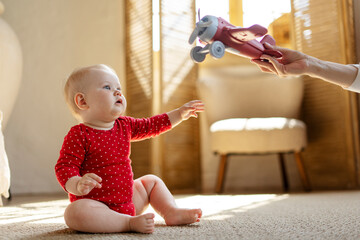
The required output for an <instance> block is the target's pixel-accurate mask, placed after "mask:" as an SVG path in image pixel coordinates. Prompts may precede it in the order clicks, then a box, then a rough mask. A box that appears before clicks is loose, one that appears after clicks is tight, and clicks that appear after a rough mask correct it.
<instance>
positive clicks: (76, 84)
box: [55, 64, 204, 233]
mask: <svg viewBox="0 0 360 240" xmlns="http://www.w3.org/2000/svg"><path fill="white" fill-rule="evenodd" d="M64 91H65V98H66V101H67V103H68V105H69V107H70V109H71V111H72V113H73V114H74V116H75V117H76V118H77V119H78V120H79V121H80V122H81V123H80V124H78V125H76V126H74V127H72V128H71V129H70V131H69V132H68V134H67V135H66V136H65V138H64V142H63V145H62V148H61V150H60V157H59V159H58V161H57V164H56V166H55V172H56V177H57V179H58V181H59V183H60V185H61V186H62V187H63V188H64V190H65V191H66V192H68V193H69V198H70V202H71V203H70V204H69V206H68V207H67V208H66V210H65V214H64V218H65V222H66V224H67V225H68V226H69V227H70V228H72V229H74V230H78V231H83V232H93V233H96V232H108V233H110V232H140V233H152V232H154V227H155V224H154V217H155V215H154V214H153V213H146V214H143V212H144V210H145V209H146V208H147V207H148V205H149V204H151V206H152V207H153V208H154V209H155V211H156V212H157V213H158V214H159V215H160V216H162V217H163V218H164V220H165V223H166V224H167V225H182V224H191V223H194V222H199V221H200V218H201V215H202V211H201V209H198V208H196V209H184V208H179V207H177V205H176V203H175V200H174V198H173V196H172V195H171V193H170V191H169V190H168V189H167V187H166V185H165V184H164V182H163V181H162V180H161V179H160V178H158V177H156V176H154V175H146V176H143V177H140V178H138V179H136V180H133V172H132V169H131V160H130V158H129V156H130V142H131V141H138V140H142V139H147V138H150V137H155V136H157V135H159V134H161V133H163V132H166V131H168V130H170V129H171V128H173V127H175V126H176V125H177V124H179V123H180V122H181V121H183V120H187V119H188V118H190V117H197V114H196V112H201V111H204V104H203V103H202V102H201V101H199V100H195V101H191V102H188V103H186V104H185V105H183V106H182V107H180V108H178V109H175V110H173V111H170V112H168V113H164V114H161V115H157V116H153V117H150V118H144V119H135V118H132V117H127V116H123V114H124V112H125V109H126V99H125V97H124V95H123V94H122V90H121V85H120V81H119V78H118V77H117V75H116V73H115V71H114V70H113V69H111V68H110V67H108V66H106V65H102V64H99V65H93V66H89V67H84V68H80V69H77V70H75V71H74V72H73V73H72V74H71V75H70V76H69V78H68V80H67V82H66V85H65V89H64Z"/></svg>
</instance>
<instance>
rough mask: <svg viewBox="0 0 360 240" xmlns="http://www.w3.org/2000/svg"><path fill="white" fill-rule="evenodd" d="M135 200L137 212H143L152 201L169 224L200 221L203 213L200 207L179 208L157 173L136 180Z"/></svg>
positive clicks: (153, 205) (152, 204)
mask: <svg viewBox="0 0 360 240" xmlns="http://www.w3.org/2000/svg"><path fill="white" fill-rule="evenodd" d="M133 202H134V204H135V208H136V214H141V213H142V212H143V211H144V210H145V209H146V207H147V206H148V204H149V203H150V204H151V206H152V207H153V208H154V209H155V211H156V212H157V213H159V215H160V216H162V217H163V218H164V220H165V222H166V224H167V225H183V224H190V223H194V222H199V221H200V218H201V215H202V212H201V209H199V208H196V209H187V208H179V207H178V206H177V205H176V203H175V199H174V197H173V196H172V194H171V193H170V191H169V190H168V188H167V187H166V185H165V183H164V182H163V181H162V180H161V179H160V178H158V177H156V176H155V175H146V176H143V177H141V178H138V179H136V180H135V182H134V195H133Z"/></svg>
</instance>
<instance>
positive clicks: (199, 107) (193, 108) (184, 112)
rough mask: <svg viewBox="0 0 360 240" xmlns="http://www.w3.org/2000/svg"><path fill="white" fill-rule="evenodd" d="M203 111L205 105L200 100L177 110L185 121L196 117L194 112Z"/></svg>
mask: <svg viewBox="0 0 360 240" xmlns="http://www.w3.org/2000/svg"><path fill="white" fill-rule="evenodd" d="M204 110H205V105H204V103H203V102H202V101H201V100H194V101H191V102H188V103H185V104H184V105H183V106H182V107H180V108H179V111H180V115H181V118H182V120H187V119H188V118H190V117H197V114H196V112H203V111H204Z"/></svg>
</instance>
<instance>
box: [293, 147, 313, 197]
mask: <svg viewBox="0 0 360 240" xmlns="http://www.w3.org/2000/svg"><path fill="white" fill-rule="evenodd" d="M294 155H295V160H296V165H297V168H298V170H299V173H300V178H301V181H302V184H303V187H304V190H305V191H311V187H310V182H309V180H308V177H307V174H306V172H305V168H304V163H303V160H302V157H301V154H300V152H295V153H294Z"/></svg>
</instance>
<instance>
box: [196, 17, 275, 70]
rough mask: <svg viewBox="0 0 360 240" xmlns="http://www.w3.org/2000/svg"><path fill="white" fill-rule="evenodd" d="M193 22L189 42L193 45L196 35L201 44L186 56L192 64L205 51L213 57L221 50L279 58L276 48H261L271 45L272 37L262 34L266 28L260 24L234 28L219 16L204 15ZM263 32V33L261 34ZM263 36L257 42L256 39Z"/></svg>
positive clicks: (203, 55) (272, 42)
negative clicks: (267, 44) (203, 45)
mask: <svg viewBox="0 0 360 240" xmlns="http://www.w3.org/2000/svg"><path fill="white" fill-rule="evenodd" d="M198 14H199V22H197V23H196V27H195V29H194V31H193V32H192V34H191V35H190V38H189V44H193V43H194V41H195V39H196V37H199V39H200V43H203V44H206V45H205V47H201V46H196V47H194V48H192V49H191V52H190V56H191V58H192V60H193V61H194V62H196V63H200V62H202V61H204V59H205V57H206V54H208V53H210V55H211V56H213V57H214V58H216V59H218V58H222V57H223V56H224V54H225V50H226V51H228V52H231V53H233V54H237V55H240V56H243V57H247V58H251V59H259V58H260V56H261V55H262V54H267V55H270V56H274V57H276V58H279V57H281V56H282V54H281V53H280V52H279V51H273V50H268V49H265V47H264V45H263V44H264V43H266V42H267V43H269V44H271V45H275V40H274V38H273V37H271V36H270V35H265V34H266V33H267V29H266V28H264V27H262V26H260V25H257V24H256V25H253V26H251V27H248V28H242V27H235V26H234V25H232V24H230V23H229V22H227V21H226V20H224V19H223V18H221V17H215V16H211V15H206V16H205V17H203V18H202V19H201V20H200V12H198ZM264 35H265V36H264ZM262 36H264V37H263V39H262V40H261V41H260V42H259V41H257V40H256V38H259V37H262Z"/></svg>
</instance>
